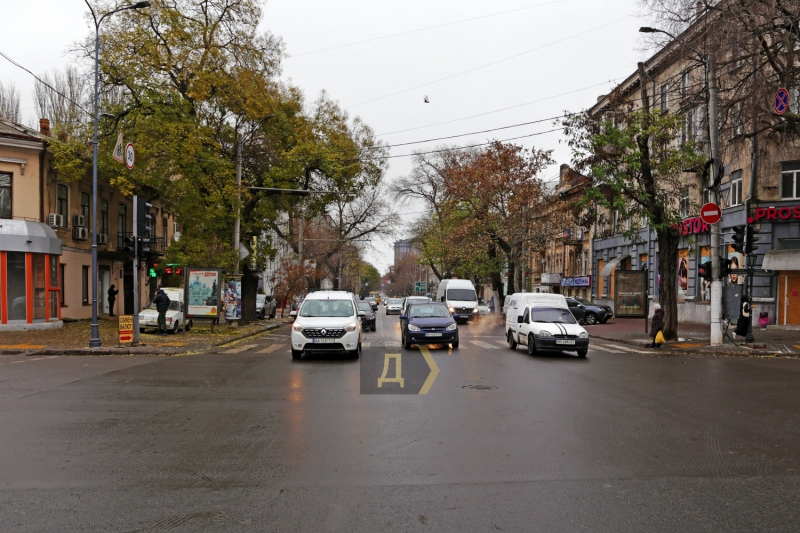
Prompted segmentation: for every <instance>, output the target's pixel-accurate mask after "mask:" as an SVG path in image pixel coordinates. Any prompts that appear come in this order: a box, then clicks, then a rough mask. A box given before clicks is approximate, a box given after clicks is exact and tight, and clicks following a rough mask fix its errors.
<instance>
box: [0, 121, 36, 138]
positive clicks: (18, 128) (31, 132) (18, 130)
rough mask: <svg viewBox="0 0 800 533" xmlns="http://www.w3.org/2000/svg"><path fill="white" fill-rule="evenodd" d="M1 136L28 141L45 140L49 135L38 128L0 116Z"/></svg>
mask: <svg viewBox="0 0 800 533" xmlns="http://www.w3.org/2000/svg"><path fill="white" fill-rule="evenodd" d="M0 136H2V137H11V138H15V139H23V140H26V141H44V140H47V139H48V137H47V136H45V135H42V134H41V133H39V132H38V131H36V129H34V128H29V127H28V126H23V125H22V124H17V123H16V122H14V121H11V120H9V119H7V118H5V117H2V116H0Z"/></svg>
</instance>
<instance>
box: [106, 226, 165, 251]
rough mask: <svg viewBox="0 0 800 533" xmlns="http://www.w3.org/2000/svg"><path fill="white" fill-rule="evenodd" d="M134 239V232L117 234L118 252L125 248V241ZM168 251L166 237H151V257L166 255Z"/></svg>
mask: <svg viewBox="0 0 800 533" xmlns="http://www.w3.org/2000/svg"><path fill="white" fill-rule="evenodd" d="M127 237H133V232H130V231H120V232H119V233H117V250H122V249H124V248H125V239H126V238H127ZM166 250H167V239H165V238H164V237H150V254H151V255H164V252H165V251H166Z"/></svg>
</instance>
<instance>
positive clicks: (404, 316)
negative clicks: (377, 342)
mask: <svg viewBox="0 0 800 533" xmlns="http://www.w3.org/2000/svg"><path fill="white" fill-rule="evenodd" d="M407 318H408V317H407V316H406V315H400V320H406V319H407Z"/></svg>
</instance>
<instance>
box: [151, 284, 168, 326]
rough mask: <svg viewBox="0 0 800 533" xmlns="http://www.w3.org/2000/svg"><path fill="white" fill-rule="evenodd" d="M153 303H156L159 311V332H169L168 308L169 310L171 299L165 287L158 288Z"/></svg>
mask: <svg viewBox="0 0 800 533" xmlns="http://www.w3.org/2000/svg"><path fill="white" fill-rule="evenodd" d="M153 303H154V304H156V311H158V334H159V335H166V334H167V310H169V304H170V299H169V296H167V293H165V292H164V289H158V292H157V293H156V297H155V298H153Z"/></svg>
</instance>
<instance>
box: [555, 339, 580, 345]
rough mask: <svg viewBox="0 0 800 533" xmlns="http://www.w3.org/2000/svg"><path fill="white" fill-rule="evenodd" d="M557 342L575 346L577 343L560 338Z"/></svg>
mask: <svg viewBox="0 0 800 533" xmlns="http://www.w3.org/2000/svg"><path fill="white" fill-rule="evenodd" d="M556 344H567V345H571V346H573V345H575V341H560V340H557V341H556Z"/></svg>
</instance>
